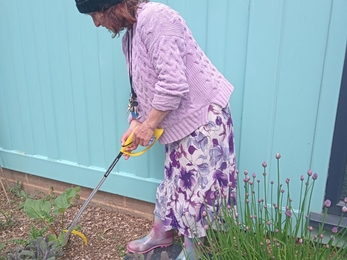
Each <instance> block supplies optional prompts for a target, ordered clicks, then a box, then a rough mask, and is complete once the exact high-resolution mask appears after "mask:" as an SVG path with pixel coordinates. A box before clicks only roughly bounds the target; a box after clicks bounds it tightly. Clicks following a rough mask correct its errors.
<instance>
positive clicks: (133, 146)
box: [120, 120, 141, 160]
mask: <svg viewBox="0 0 347 260" xmlns="http://www.w3.org/2000/svg"><path fill="white" fill-rule="evenodd" d="M139 125H141V123H140V122H139V121H137V120H132V121H131V122H130V125H129V128H128V130H126V132H125V133H124V134H123V136H122V138H121V140H120V143H121V145H122V146H123V145H124V143H125V141H126V140H127V139H128V137H129V135H130V134H131V133H132V132H133V131H134V130H135V128H136V127H138V126H139ZM137 147H138V144H135V143H134V142H132V143H131V144H130V145H129V146H127V147H126V148H125V150H126V151H127V152H129V153H130V152H131V151H134V150H136V149H137ZM123 156H124V159H125V160H128V159H129V155H127V154H124V155H123Z"/></svg>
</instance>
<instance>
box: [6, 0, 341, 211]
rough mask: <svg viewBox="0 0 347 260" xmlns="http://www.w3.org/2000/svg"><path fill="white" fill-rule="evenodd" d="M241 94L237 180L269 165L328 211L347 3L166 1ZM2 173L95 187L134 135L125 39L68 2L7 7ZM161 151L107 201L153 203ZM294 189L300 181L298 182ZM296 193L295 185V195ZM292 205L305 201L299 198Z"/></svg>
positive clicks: (237, 99)
mask: <svg viewBox="0 0 347 260" xmlns="http://www.w3.org/2000/svg"><path fill="white" fill-rule="evenodd" d="M162 2H163V3H166V4H168V5H170V6H172V7H173V8H174V9H176V10H178V11H179V12H180V13H181V14H182V16H183V17H184V18H185V19H186V21H187V23H188V24H189V26H190V28H191V30H192V31H193V34H194V36H195V38H196V39H197V41H198V42H199V44H200V45H201V47H202V48H203V49H204V50H205V52H206V53H207V55H208V56H209V57H210V59H211V60H212V62H213V63H214V64H215V65H216V66H217V68H218V69H219V70H220V71H221V72H223V74H224V75H225V76H226V78H228V79H229V80H230V82H232V83H233V85H234V86H235V92H234V94H233V96H232V98H231V100H230V104H231V108H232V113H233V117H234V124H235V135H236V144H237V163H238V169H239V170H240V171H241V172H242V171H243V170H248V171H249V172H251V173H253V172H256V173H258V175H260V174H261V173H262V167H261V163H262V162H263V161H267V162H268V165H269V169H270V174H269V178H270V179H272V178H273V179H275V176H276V172H275V171H274V168H275V154H276V153H278V152H279V153H281V154H282V159H281V174H282V181H283V180H285V178H287V177H289V178H291V179H292V180H293V182H294V181H296V180H299V178H300V175H302V174H305V173H306V171H307V170H308V169H312V170H313V171H314V172H317V173H318V174H319V179H318V182H317V184H316V188H315V191H314V197H315V200H314V201H313V204H312V210H313V211H320V209H321V205H322V202H323V200H324V190H325V182H326V178H327V171H328V163H329V157H330V149H331V143H332V136H333V129H334V122H335V115H336V107H337V100H338V94H339V88H340V83H341V75H342V68H343V62H344V55H345V50H346V40H347V15H346V14H347V1H346V0H330V1H328V0H305V1H302V0H281V1H280V0H263V1H254V0H253V1H252V0H249V1H246V0H242V1H241V0H219V1H212V0H210V1H208V0H169V1H162ZM0 8H1V10H2V15H1V16H0V24H1V27H0V35H1V36H0V124H1V125H0V163H1V165H2V166H3V167H4V168H8V169H13V170H17V171H22V172H26V173H31V174H34V175H38V176H43V177H47V178H51V179H55V180H59V181H64V182H68V183H74V184H77V185H81V186H86V187H91V188H94V187H95V186H96V184H97V183H98V182H99V180H100V179H101V177H102V175H103V173H104V171H105V169H107V168H108V166H109V164H110V163H111V162H112V161H113V159H114V157H115V156H116V155H117V154H118V152H119V148H120V142H119V139H120V137H121V135H122V134H123V132H124V130H125V129H126V128H127V123H126V117H127V115H126V113H125V111H126V108H127V99H128V95H129V83H128V78H127V71H126V68H125V61H124V57H123V54H122V52H121V39H120V38H115V39H111V34H110V33H108V32H107V31H106V30H105V29H103V28H95V27H94V25H93V23H92V20H91V19H90V17H88V16H86V15H81V14H79V13H78V11H77V9H76V7H75V5H74V1H73V0H69V1H67V0H65V1H44V0H35V1H19V0H12V1H1V2H0ZM163 160H164V157H163V146H160V145H158V144H157V145H156V146H155V147H154V148H153V149H151V150H150V151H149V152H148V153H147V154H145V155H143V156H141V157H137V158H131V159H129V160H128V161H124V160H121V161H120V162H119V163H118V165H117V166H116V167H115V170H114V172H113V173H112V174H111V175H110V176H109V177H108V179H107V181H106V182H105V183H104V185H103V186H102V190H105V191H108V192H111V193H116V194H120V195H125V196H129V197H133V198H138V199H142V200H145V201H151V202H153V201H154V199H155V189H156V186H157V184H158V183H159V181H160V179H161V178H162V175H163V171H162V164H163ZM296 183H297V186H299V182H298V181H297V182H296ZM292 188H293V189H295V188H296V186H295V184H294V185H292ZM292 193H293V199H294V201H295V199H298V198H297V197H295V196H297V195H296V194H295V192H292Z"/></svg>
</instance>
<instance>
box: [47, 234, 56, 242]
mask: <svg viewBox="0 0 347 260" xmlns="http://www.w3.org/2000/svg"><path fill="white" fill-rule="evenodd" d="M47 239H48V241H50V242H51V241H57V237H56V236H55V235H54V234H48V235H47Z"/></svg>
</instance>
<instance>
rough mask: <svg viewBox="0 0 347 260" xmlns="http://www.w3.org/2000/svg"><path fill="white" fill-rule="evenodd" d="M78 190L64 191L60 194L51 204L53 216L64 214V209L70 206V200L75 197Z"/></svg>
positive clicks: (78, 188) (76, 188) (77, 188)
mask: <svg viewBox="0 0 347 260" xmlns="http://www.w3.org/2000/svg"><path fill="white" fill-rule="evenodd" d="M80 190H81V188H80V187H75V188H69V189H66V191H65V192H64V193H62V194H60V195H59V196H58V197H57V198H56V199H55V200H54V202H53V204H54V211H53V214H59V213H64V212H65V211H66V209H67V208H69V207H70V206H71V199H72V198H74V197H76V196H77V193H78V192H79V191H80Z"/></svg>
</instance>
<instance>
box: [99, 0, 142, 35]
mask: <svg viewBox="0 0 347 260" xmlns="http://www.w3.org/2000/svg"><path fill="white" fill-rule="evenodd" d="M141 2H148V0H124V1H123V2H121V3H119V4H118V5H114V6H111V7H110V8H108V9H106V10H104V11H103V14H104V19H105V22H106V23H107V24H108V25H109V27H111V28H112V31H113V33H114V34H113V35H112V37H113V38H114V37H116V36H117V35H119V33H120V31H122V30H123V29H125V28H126V29H131V28H132V26H133V24H134V23H136V12H137V8H138V6H139V4H140V3H141Z"/></svg>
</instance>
